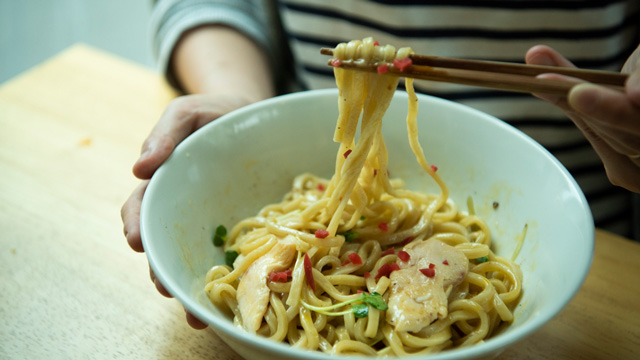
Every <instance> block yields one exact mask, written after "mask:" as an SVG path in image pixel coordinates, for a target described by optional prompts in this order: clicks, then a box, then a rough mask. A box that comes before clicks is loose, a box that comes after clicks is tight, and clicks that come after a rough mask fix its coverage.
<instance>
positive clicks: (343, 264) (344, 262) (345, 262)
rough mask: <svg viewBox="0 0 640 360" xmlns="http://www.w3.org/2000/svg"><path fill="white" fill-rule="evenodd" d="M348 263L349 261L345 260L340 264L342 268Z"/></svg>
mask: <svg viewBox="0 0 640 360" xmlns="http://www.w3.org/2000/svg"><path fill="white" fill-rule="evenodd" d="M350 262H351V260H349V259H347V260H345V261H343V262H342V266H345V265H347V264H348V263H350Z"/></svg>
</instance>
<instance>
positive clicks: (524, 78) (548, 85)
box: [320, 48, 628, 95]
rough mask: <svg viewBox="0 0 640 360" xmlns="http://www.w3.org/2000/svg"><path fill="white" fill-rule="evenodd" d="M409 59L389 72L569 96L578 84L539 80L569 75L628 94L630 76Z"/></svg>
mask: <svg viewBox="0 0 640 360" xmlns="http://www.w3.org/2000/svg"><path fill="white" fill-rule="evenodd" d="M320 53H321V54H323V55H331V56H332V55H333V49H329V48H322V49H321V50H320ZM409 57H410V58H411V61H412V65H411V66H410V67H409V68H407V69H405V70H404V71H400V70H399V69H397V68H396V67H394V66H392V65H390V66H389V67H388V73H391V74H395V75H398V76H404V77H411V78H415V79H422V80H431V81H440V82H449V83H456V84H463V85H473V86H479V87H487V88H493V89H499V90H507V91H516V92H528V93H544V94H557V95H566V94H567V93H568V91H569V90H570V89H571V88H572V87H573V86H575V85H576V83H575V82H571V81H564V80H555V79H539V78H536V76H537V75H540V74H546V73H553V74H560V75H566V76H571V77H574V78H578V79H581V80H585V81H588V82H591V83H594V84H599V85H603V86H606V87H609V88H612V89H615V90H618V91H624V84H625V82H626V79H627V77H628V75H626V74H620V73H615V72H608V71H600V70H584V69H575V68H560V67H554V66H540V65H525V64H516V63H507V62H497V61H481V60H466V59H454V58H443V57H437V56H425V55H417V54H412V55H410V56H409ZM328 64H329V65H331V66H334V65H332V63H331V60H329V62H328ZM339 66H340V67H342V68H345V69H353V70H360V71H370V72H375V71H377V66H376V65H375V64H373V65H366V64H362V63H360V62H357V61H355V62H354V61H342V62H341V63H340V65H339Z"/></svg>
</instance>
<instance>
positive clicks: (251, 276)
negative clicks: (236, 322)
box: [236, 239, 296, 333]
mask: <svg viewBox="0 0 640 360" xmlns="http://www.w3.org/2000/svg"><path fill="white" fill-rule="evenodd" d="M295 257H296V246H295V244H294V243H293V241H290V240H289V239H284V240H280V241H279V242H277V243H276V245H274V247H272V248H271V250H269V251H268V252H267V253H266V254H264V255H262V256H261V257H260V258H258V259H257V260H256V261H255V262H254V263H253V264H251V265H250V266H249V268H247V271H245V273H244V274H243V275H242V279H240V283H239V284H238V291H237V294H236V297H237V299H238V309H239V310H240V314H241V315H242V324H243V327H244V329H245V330H247V331H249V332H251V333H255V332H256V331H258V329H259V328H260V325H261V324H262V318H263V317H264V314H265V313H266V312H267V307H268V306H269V294H270V291H271V290H270V289H269V287H268V285H267V281H268V279H269V274H271V273H272V272H280V271H284V270H286V269H288V268H289V267H290V266H291V264H292V263H293V261H294V259H295Z"/></svg>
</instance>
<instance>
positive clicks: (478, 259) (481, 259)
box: [476, 256, 489, 264]
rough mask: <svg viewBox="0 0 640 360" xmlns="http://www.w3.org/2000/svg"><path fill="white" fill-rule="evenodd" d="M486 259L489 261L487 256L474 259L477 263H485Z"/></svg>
mask: <svg viewBox="0 0 640 360" xmlns="http://www.w3.org/2000/svg"><path fill="white" fill-rule="evenodd" d="M487 261H489V257H487V256H483V257H479V258H477V259H476V262H477V263H478V264H482V263H485V262H487Z"/></svg>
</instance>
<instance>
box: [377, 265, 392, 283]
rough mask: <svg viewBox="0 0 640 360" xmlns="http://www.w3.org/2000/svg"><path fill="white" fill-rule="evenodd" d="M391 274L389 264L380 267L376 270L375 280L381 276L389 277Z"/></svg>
mask: <svg viewBox="0 0 640 360" xmlns="http://www.w3.org/2000/svg"><path fill="white" fill-rule="evenodd" d="M389 274H391V265H389V263H387V264H384V265H382V266H380V269H378V274H377V275H376V280H378V279H380V278H381V277H383V276H389Z"/></svg>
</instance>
